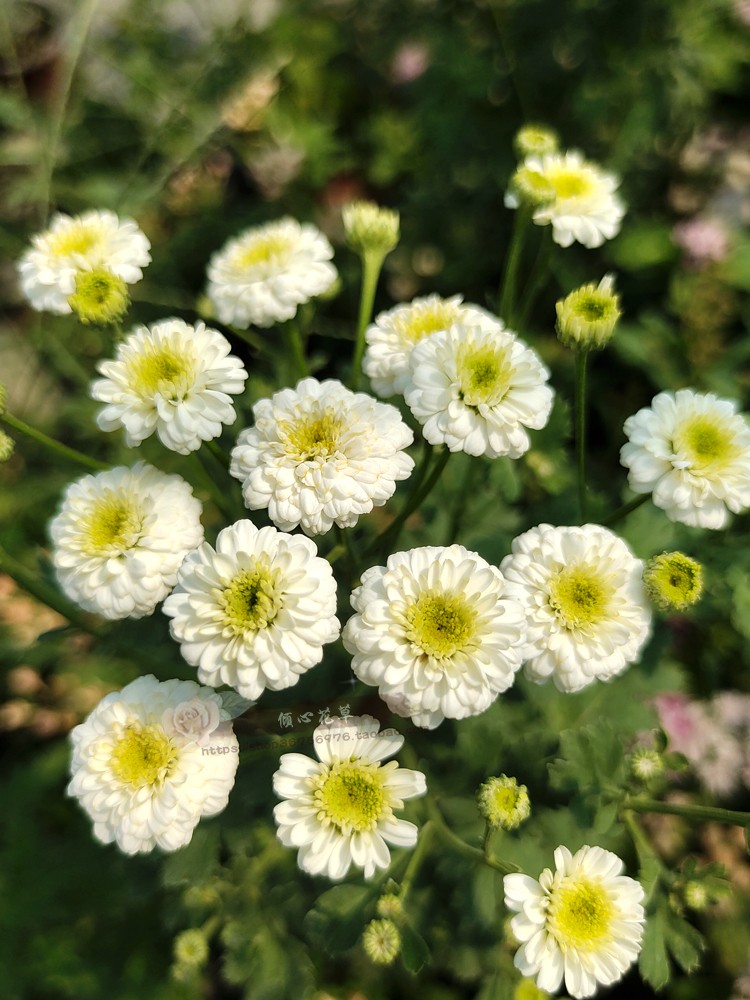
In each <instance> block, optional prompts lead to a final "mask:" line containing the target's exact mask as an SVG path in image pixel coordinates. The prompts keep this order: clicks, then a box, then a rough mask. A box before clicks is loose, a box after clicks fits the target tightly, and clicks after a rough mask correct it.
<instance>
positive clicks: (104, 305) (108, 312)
mask: <svg viewBox="0 0 750 1000" xmlns="http://www.w3.org/2000/svg"><path fill="white" fill-rule="evenodd" d="M68 305H69V306H70V308H71V309H72V310H73V312H74V313H75V314H76V315H77V316H78V318H79V320H80V321H81V322H82V323H86V324H89V323H95V324H96V325H97V326H107V325H109V324H110V323H119V321H120V320H121V319H122V317H123V316H124V315H125V313H126V312H127V310H128V306H129V305H130V296H129V295H128V286H127V284H126V282H125V281H123V279H122V278H119V277H118V276H117V275H116V274H112V272H111V271H108V270H107V269H106V268H103V267H101V268H96V269H94V270H93V271H79V272H78V274H77V275H76V290H75V291H74V292H73V294H72V295H71V296H70V298H69V299H68Z"/></svg>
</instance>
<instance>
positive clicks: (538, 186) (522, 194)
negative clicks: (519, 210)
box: [509, 165, 556, 208]
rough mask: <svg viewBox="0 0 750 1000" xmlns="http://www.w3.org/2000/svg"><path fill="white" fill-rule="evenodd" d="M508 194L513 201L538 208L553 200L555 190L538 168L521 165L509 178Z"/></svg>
mask: <svg viewBox="0 0 750 1000" xmlns="http://www.w3.org/2000/svg"><path fill="white" fill-rule="evenodd" d="M509 188H510V194H511V195H512V196H513V197H514V199H515V202H517V203H518V204H521V205H528V206H530V207H531V208H539V207H540V205H548V204H549V203H550V202H551V201H554V199H555V197H556V192H555V189H554V187H553V186H552V184H551V183H550V182H549V180H548V179H547V178H546V177H545V175H544V174H543V173H542V172H541V171H540V170H534V169H533V167H529V166H525V165H522V166H520V167H519V168H518V170H516V172H515V173H514V174H513V176H512V177H511V179H510V184H509Z"/></svg>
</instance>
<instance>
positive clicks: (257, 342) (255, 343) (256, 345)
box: [227, 326, 266, 354]
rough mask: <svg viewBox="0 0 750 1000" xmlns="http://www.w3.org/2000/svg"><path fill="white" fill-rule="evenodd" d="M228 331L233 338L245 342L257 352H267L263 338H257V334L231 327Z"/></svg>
mask: <svg viewBox="0 0 750 1000" xmlns="http://www.w3.org/2000/svg"><path fill="white" fill-rule="evenodd" d="M227 329H228V330H229V332H230V334H231V336H233V337H236V338H237V339H238V340H241V341H243V342H244V343H245V344H247V346H248V347H252V349H253V350H254V351H257V352H258V353H259V354H263V353H264V352H265V351H266V345H265V343H264V342H263V341H262V340H261V338H260V337H256V336H255V334H253V333H250V331H249V330H240V329H239V328H238V327H236V326H230V327H228V328H227Z"/></svg>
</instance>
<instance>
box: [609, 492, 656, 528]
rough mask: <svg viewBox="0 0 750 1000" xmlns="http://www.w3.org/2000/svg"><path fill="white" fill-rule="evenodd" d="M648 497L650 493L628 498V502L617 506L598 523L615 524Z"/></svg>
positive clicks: (636, 508)
mask: <svg viewBox="0 0 750 1000" xmlns="http://www.w3.org/2000/svg"><path fill="white" fill-rule="evenodd" d="M650 499H651V494H650V493H641V494H640V495H639V496H637V497H633V499H632V500H628V502H627V503H624V504H623V505H622V507H618V508H617V510H616V511H614V513H612V514H610V515H609V517H605V518H604V520H603V521H601V522H600V523H601V524H603V525H604V526H605V527H609V526H610V525H611V524H616V523H617V521H619V520H620V519H621V518H623V517H627V516H628V514H631V513H632V512H633V511H634V510H638V508H639V507H641V506H642V505H643V504H644V503H645V502H646V501H647V500H650Z"/></svg>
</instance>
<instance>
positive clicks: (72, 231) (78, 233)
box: [50, 222, 100, 257]
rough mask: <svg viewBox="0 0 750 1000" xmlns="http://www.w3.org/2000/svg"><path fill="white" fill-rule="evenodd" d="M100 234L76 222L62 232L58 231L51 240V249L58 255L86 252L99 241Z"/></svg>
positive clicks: (68, 255)
mask: <svg viewBox="0 0 750 1000" xmlns="http://www.w3.org/2000/svg"><path fill="white" fill-rule="evenodd" d="M99 240H100V235H99V233H98V232H97V231H96V230H95V229H88V228H87V227H86V226H84V225H82V224H81V223H80V222H76V223H75V224H74V225H72V226H70V227H69V228H68V229H65V230H63V232H61V233H56V234H55V235H54V236H53V237H52V240H51V242H50V250H51V251H52V253H53V254H55V256H57V257H70V256H72V255H73V254H86V253H89V251H91V250H93V249H94V247H95V246H96V245H97V243H99Z"/></svg>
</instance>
